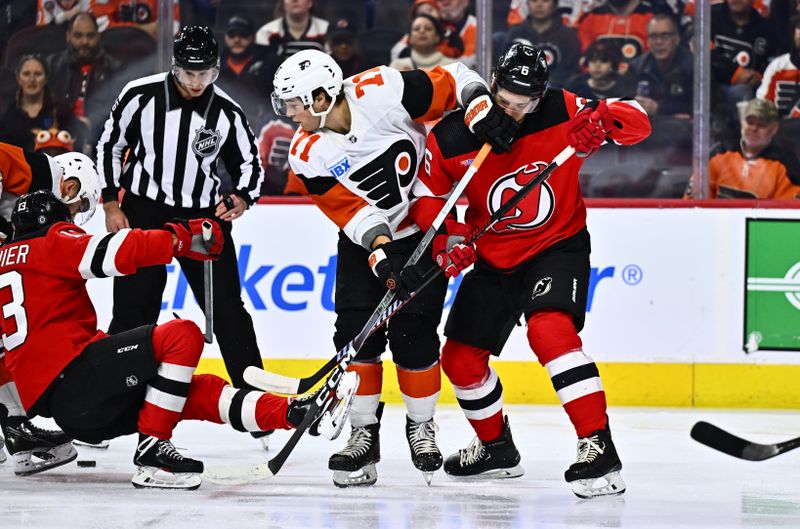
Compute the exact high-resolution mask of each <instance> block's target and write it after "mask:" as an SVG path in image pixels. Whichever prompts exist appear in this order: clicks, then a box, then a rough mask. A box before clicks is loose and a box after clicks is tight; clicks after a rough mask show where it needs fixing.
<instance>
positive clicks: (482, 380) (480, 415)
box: [442, 339, 503, 442]
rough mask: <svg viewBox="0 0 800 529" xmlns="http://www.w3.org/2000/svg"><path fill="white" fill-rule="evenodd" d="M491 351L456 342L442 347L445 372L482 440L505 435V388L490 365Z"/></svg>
mask: <svg viewBox="0 0 800 529" xmlns="http://www.w3.org/2000/svg"><path fill="white" fill-rule="evenodd" d="M490 354H491V353H490V352H489V351H488V350H486V349H480V348H478V347H473V346H471V345H466V344H463V343H461V342H458V341H456V340H453V339H448V340H447V341H446V342H445V344H444V347H443V348H442V371H444V372H445V374H446V375H447V378H449V379H450V382H451V383H452V384H453V390H454V391H455V394H456V399H458V404H459V405H460V406H461V410H462V411H463V412H464V415H465V416H466V417H467V420H468V421H469V422H470V424H471V425H472V428H473V429H474V430H475V434H476V435H477V436H478V438H479V439H480V440H481V441H484V442H488V441H493V440H495V439H497V438H498V437H500V435H501V434H502V433H503V385H502V384H501V383H500V379H499V378H498V377H497V372H495V370H494V369H492V367H490V366H489V356H490Z"/></svg>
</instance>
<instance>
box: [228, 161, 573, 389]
mask: <svg viewBox="0 0 800 529" xmlns="http://www.w3.org/2000/svg"><path fill="white" fill-rule="evenodd" d="M573 154H575V149H574V148H572V147H566V148H565V149H564V150H563V151H561V152H560V153H559V154H558V155H557V156H556V157H555V158H554V159H553V161H552V162H550V164H548V166H547V167H545V168H544V169H542V170H541V171H539V173H538V174H537V175H536V176H535V177H534V178H533V179H531V181H530V182H528V183H527V184H525V185H524V186H522V187H521V188H520V189H519V191H517V192H516V193H515V194H514V195H513V196H512V197H511V198H510V199H509V200H508V201H507V202H505V203H504V204H503V205H502V206H501V207H500V208H499V209H498V210H497V211H495V212H494V213H493V214H492V216H491V217H489V219H488V220H487V221H486V222H485V223H484V225H483V226H481V227H480V229H478V230H477V231H476V232H475V233H474V234H473V235H472V237H471V238H470V241H469V242H470V243H474V242H475V241H476V240H478V238H480V237H481V236H482V235H483V234H484V233H486V232H487V231H489V229H490V228H491V227H492V226H494V225H495V224H496V223H497V222H499V221H500V220H502V219H503V217H505V215H506V214H507V213H508V212H509V211H512V210H513V209H514V208H516V206H517V204H519V203H520V202H521V201H522V199H524V198H525V197H526V196H528V194H529V193H530V192H531V191H532V190H533V189H534V188H535V187H536V186H538V185H539V184H540V183H542V182H543V181H545V180H546V179H547V178H548V177H549V176H550V174H551V173H552V172H553V171H554V170H555V169H556V168H558V167H559V166H561V165H563V164H564V162H566V161H567V160H568V159H569V158H570V157H571V156H572V155H573ZM476 161H477V158H476ZM473 165H474V164H473ZM465 178H466V175H465ZM470 178H471V176H470ZM454 195H455V193H453V194H452V195H450V198H453V196H454ZM449 202H450V200H449V199H448V203H449ZM450 209H452V206H450V207H449V208H448V204H445V208H442V211H443V212H444V211H448V212H449V210H450ZM440 216H442V213H441V212H440ZM438 218H439V217H437V219H438ZM443 220H444V216H442V221H443ZM431 229H433V226H432V227H431ZM428 233H431V230H428ZM427 235H428V234H426V237H427ZM432 238H433V237H431V239H432ZM423 241H424V239H423ZM415 253H416V252H415ZM415 262H416V261H415ZM439 272H440V269H439V267H438V266H433V267H432V268H430V269H429V270H428V271H427V272H425V274H424V275H423V276H422V278H421V279H420V282H419V285H418V286H417V288H416V289H415V290H414V292H412V293H411V294H410V296H409V298H408V299H406V300H405V301H402V300H392V297H393V296H389V294H390V293H387V296H389V299H390V303H389V304H387V306H386V307H382V305H379V306H378V309H381V308H383V310H382V311H381V312H379V313H378V312H377V309H376V313H374V314H373V316H372V317H371V318H370V320H369V321H368V322H367V325H366V326H365V327H364V328H363V329H362V330H361V332H360V333H359V334H358V335H357V336H356V337H355V338H354V339H353V340H351V341H350V343H348V344H347V345H346V346H344V347H343V348H342V349H340V350H339V351H338V352H337V353H336V356H335V357H333V358H331V359H330V360H328V362H327V363H326V364H325V365H324V366H322V367H321V368H320V369H319V370H318V371H317V372H316V373H314V374H313V375H311V376H309V377H306V378H293V377H287V376H284V375H279V374H277V373H271V372H269V371H265V370H263V369H259V368H257V367H252V366H251V367H248V368H247V369H246V370H245V372H244V378H245V380H246V381H247V383H248V384H250V385H252V386H254V387H257V388H260V389H263V390H264V391H274V392H276V393H304V392H306V391H308V390H309V389H311V388H312V387H314V385H315V384H316V383H317V382H319V381H320V380H321V379H322V377H324V376H325V373H327V372H328V371H329V370H331V369H333V368H334V367H335V366H336V365H337V363H339V365H341V364H340V363H344V364H345V366H346V365H348V364H349V363H350V361H352V359H353V358H354V357H355V355H356V354H357V353H358V349H359V348H360V347H361V345H362V344H363V343H364V341H365V340H366V339H367V338H368V337H369V336H370V335H371V334H372V333H373V332H375V330H377V329H378V328H380V327H381V326H382V325H383V324H384V323H386V322H387V321H388V320H389V318H391V317H392V316H393V315H394V314H396V313H397V312H398V311H399V310H400V309H401V308H403V306H404V305H405V304H406V303H408V302H409V301H411V300H412V299H413V298H414V296H416V294H417V293H418V292H419V291H420V290H422V289H423V288H425V286H427V285H428V284H429V283H430V282H431V281H433V279H434V278H435V277H436V276H437V274H438V273H439ZM387 296H384V300H385V299H386V297H387ZM381 303H383V302H381ZM362 335H363V336H362Z"/></svg>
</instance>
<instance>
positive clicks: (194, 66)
mask: <svg viewBox="0 0 800 529" xmlns="http://www.w3.org/2000/svg"><path fill="white" fill-rule="evenodd" d="M172 55H173V58H174V61H175V66H178V67H180V68H184V69H186V70H206V69H209V68H214V67H217V66H219V44H217V39H216V38H215V37H214V33H213V32H212V31H211V29H209V28H208V26H186V27H185V28H183V29H182V30H181V32H180V33H179V34H178V36H177V37H175V46H174V47H173V50H172Z"/></svg>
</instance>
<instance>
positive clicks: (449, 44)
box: [389, 0, 464, 60]
mask: <svg viewBox="0 0 800 529" xmlns="http://www.w3.org/2000/svg"><path fill="white" fill-rule="evenodd" d="M417 15H430V16H432V17H433V18H435V19H436V20H438V21H439V23H440V24H441V25H442V31H443V32H444V36H443V37H442V39H441V40H440V41H439V45H438V46H437V48H436V49H437V50H439V51H440V52H442V55H444V56H445V57H450V58H453V59H455V58H457V57H461V56H462V55H463V54H464V42H462V40H461V37H460V36H459V35H458V32H457V31H455V29H454V28H452V27H451V26H450V25H449V24H448V25H447V26H446V27H445V25H443V24H442V15H441V11H440V10H439V2H437V0H414V3H413V4H411V7H410V8H409V9H408V23H409V25H410V24H411V22H413V21H414V19H415V18H417ZM408 40H409V34H408V33H406V34H405V35H403V38H401V39H400V40H399V41H397V44H395V45H394V46H392V49H391V51H390V53H389V55H390V57H391V60H395V59H398V58H400V57H408V56H409V55H411V46H409V44H408Z"/></svg>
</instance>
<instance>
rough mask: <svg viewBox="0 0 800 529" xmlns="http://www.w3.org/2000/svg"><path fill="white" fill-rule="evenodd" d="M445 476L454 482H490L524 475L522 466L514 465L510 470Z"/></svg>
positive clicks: (498, 469) (500, 469)
mask: <svg viewBox="0 0 800 529" xmlns="http://www.w3.org/2000/svg"><path fill="white" fill-rule="evenodd" d="M447 475H448V477H450V479H452V480H454V481H465V482H469V481H490V480H493V479H512V478H518V477H521V476H523V475H525V469H524V468H522V465H516V466H513V467H510V468H495V469H492V470H487V471H486V472H481V473H480V474H474V475H471V476H454V475H453V474H447Z"/></svg>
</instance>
